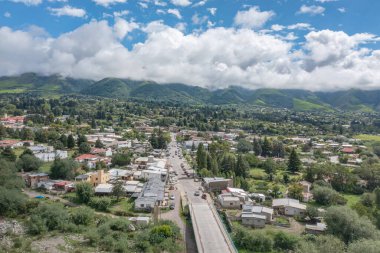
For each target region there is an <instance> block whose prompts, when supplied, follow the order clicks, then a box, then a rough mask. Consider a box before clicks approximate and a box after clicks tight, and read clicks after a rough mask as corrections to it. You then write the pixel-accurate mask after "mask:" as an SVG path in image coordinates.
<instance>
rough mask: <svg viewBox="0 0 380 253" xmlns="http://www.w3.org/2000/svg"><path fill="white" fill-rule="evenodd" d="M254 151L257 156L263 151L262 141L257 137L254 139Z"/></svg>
mask: <svg viewBox="0 0 380 253" xmlns="http://www.w3.org/2000/svg"><path fill="white" fill-rule="evenodd" d="M253 151H254V152H255V155H257V156H260V155H261V152H262V149H261V144H260V141H258V140H257V139H256V138H254V139H253Z"/></svg>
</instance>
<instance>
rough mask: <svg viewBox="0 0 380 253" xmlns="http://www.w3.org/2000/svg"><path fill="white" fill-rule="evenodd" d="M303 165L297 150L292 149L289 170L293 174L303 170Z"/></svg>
mask: <svg viewBox="0 0 380 253" xmlns="http://www.w3.org/2000/svg"><path fill="white" fill-rule="evenodd" d="M301 165H302V164H301V160H300V159H299V157H298V154H297V152H296V150H295V149H292V152H290V156H289V161H288V170H289V171H290V172H292V173H295V172H297V171H299V170H300V169H301Z"/></svg>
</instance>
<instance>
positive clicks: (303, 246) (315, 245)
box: [295, 235, 346, 253]
mask: <svg viewBox="0 0 380 253" xmlns="http://www.w3.org/2000/svg"><path fill="white" fill-rule="evenodd" d="M295 252H296V253H321V252H323V253H345V252H346V251H345V244H344V243H343V242H342V241H341V240H339V239H338V238H336V237H335V236H332V235H319V236H314V235H309V236H305V238H304V240H302V241H300V242H299V243H298V245H297V248H296V250H295Z"/></svg>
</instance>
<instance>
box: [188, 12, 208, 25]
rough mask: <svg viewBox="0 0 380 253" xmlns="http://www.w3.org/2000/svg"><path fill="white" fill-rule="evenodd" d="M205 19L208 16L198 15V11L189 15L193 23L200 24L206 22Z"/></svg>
mask: <svg viewBox="0 0 380 253" xmlns="http://www.w3.org/2000/svg"><path fill="white" fill-rule="evenodd" d="M207 20H208V16H200V15H199V14H198V13H195V14H194V15H193V16H192V17H191V21H192V22H193V24H194V25H202V24H204V23H206V21H207Z"/></svg>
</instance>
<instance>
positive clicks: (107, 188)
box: [95, 184, 113, 195]
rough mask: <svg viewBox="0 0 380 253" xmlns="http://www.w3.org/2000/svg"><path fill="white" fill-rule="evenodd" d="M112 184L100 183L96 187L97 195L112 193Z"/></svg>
mask: <svg viewBox="0 0 380 253" xmlns="http://www.w3.org/2000/svg"><path fill="white" fill-rule="evenodd" d="M112 189H113V185H112V184H99V185H98V186H96V187H95V194H97V195H110V194H112Z"/></svg>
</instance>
